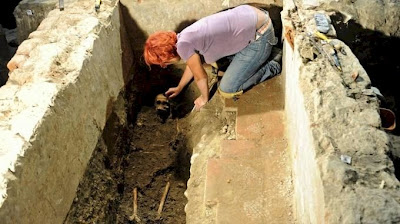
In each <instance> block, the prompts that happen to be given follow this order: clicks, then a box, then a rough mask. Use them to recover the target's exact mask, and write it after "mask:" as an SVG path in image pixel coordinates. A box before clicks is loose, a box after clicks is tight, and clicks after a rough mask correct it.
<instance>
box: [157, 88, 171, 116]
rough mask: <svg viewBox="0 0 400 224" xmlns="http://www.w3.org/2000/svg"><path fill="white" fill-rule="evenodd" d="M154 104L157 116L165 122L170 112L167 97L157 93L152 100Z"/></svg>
mask: <svg viewBox="0 0 400 224" xmlns="http://www.w3.org/2000/svg"><path fill="white" fill-rule="evenodd" d="M154 106H155V107H156V111H157V115H158V117H159V118H161V120H162V122H165V120H166V119H167V118H168V117H169V115H170V113H171V105H170V103H169V101H168V98H167V97H166V96H165V95H164V94H158V95H157V96H156V98H155V100H154Z"/></svg>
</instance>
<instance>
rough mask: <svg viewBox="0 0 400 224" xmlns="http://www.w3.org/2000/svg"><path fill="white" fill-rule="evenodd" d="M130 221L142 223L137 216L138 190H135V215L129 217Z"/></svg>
mask: <svg viewBox="0 0 400 224" xmlns="http://www.w3.org/2000/svg"><path fill="white" fill-rule="evenodd" d="M129 219H130V220H135V221H136V222H137V223H140V222H141V220H140V218H139V216H138V215H137V188H136V187H135V188H134V189H133V215H131V216H130V217H129Z"/></svg>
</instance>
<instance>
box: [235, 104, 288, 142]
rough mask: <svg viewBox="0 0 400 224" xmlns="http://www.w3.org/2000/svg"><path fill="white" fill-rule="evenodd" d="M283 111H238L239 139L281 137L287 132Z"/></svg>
mask: <svg viewBox="0 0 400 224" xmlns="http://www.w3.org/2000/svg"><path fill="white" fill-rule="evenodd" d="M283 117H284V113H283V111H271V112H265V113H260V114H257V113H254V114H242V113H241V110H239V111H238V114H237V119H236V122H237V123H236V133H237V138H238V139H273V138H281V137H282V136H283V135H284V134H285V133H284V132H285V127H284V123H283V122H284V119H283Z"/></svg>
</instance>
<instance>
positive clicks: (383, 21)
mask: <svg viewBox="0 0 400 224" xmlns="http://www.w3.org/2000/svg"><path fill="white" fill-rule="evenodd" d="M293 1H294V2H296V5H297V6H298V7H299V8H302V9H323V10H326V11H336V12H341V13H343V14H344V15H345V16H346V21H348V20H355V21H357V23H359V24H361V25H362V26H363V27H364V28H366V29H370V30H376V31H380V32H382V33H384V34H386V35H388V36H389V35H390V36H396V37H400V29H399V26H398V24H399V23H400V1H398V0H351V1H337V0H293Z"/></svg>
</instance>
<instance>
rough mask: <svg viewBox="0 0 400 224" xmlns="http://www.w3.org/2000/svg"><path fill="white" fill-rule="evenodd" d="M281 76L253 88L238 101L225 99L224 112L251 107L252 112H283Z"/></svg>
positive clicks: (283, 100)
mask: <svg viewBox="0 0 400 224" xmlns="http://www.w3.org/2000/svg"><path fill="white" fill-rule="evenodd" d="M282 82H284V79H283V76H281V75H279V76H277V77H274V78H272V79H270V80H268V81H266V82H263V83H260V84H258V85H256V86H254V87H253V88H252V89H250V90H249V91H247V92H246V93H244V94H243V95H241V96H240V97H239V99H238V100H236V101H234V100H232V99H225V109H226V110H235V109H236V110H241V109H245V108H247V107H252V111H258V112H267V111H272V110H283V109H284V104H285V99H284V89H283V84H282Z"/></svg>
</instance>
